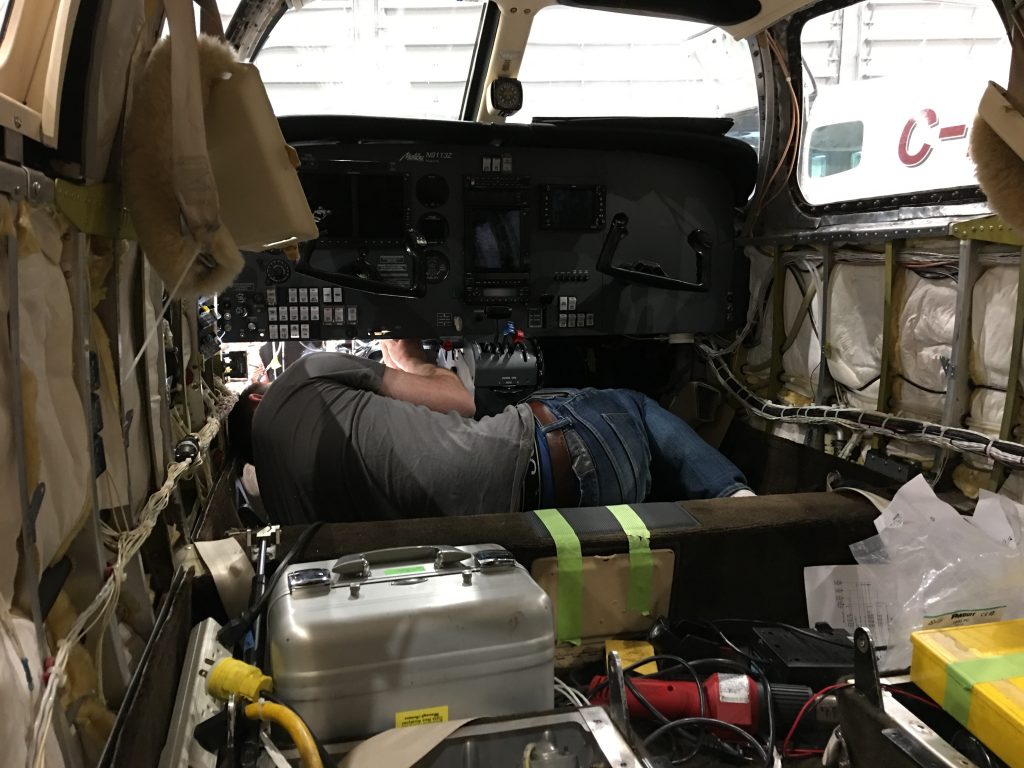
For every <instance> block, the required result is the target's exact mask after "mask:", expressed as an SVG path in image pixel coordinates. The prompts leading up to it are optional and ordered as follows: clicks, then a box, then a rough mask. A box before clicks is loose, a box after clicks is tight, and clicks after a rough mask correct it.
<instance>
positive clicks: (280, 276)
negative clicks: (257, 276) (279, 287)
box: [267, 259, 292, 283]
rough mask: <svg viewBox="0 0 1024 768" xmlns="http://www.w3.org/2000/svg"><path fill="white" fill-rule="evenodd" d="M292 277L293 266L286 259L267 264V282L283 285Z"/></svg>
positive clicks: (273, 260)
mask: <svg viewBox="0 0 1024 768" xmlns="http://www.w3.org/2000/svg"><path fill="white" fill-rule="evenodd" d="M291 275H292V268H291V265H290V264H289V263H288V262H287V261H285V260H284V259H272V260H271V261H270V263H269V264H267V282H268V283H283V282H284V281H285V280H287V279H288V278H289V277H291Z"/></svg>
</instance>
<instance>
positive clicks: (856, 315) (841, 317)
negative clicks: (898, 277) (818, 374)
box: [825, 264, 885, 411]
mask: <svg viewBox="0 0 1024 768" xmlns="http://www.w3.org/2000/svg"><path fill="white" fill-rule="evenodd" d="M884 304H885V268H884V267H883V266H881V265H877V266H876V265H873V264H865V265H861V264H839V265H837V266H836V268H835V269H834V270H832V274H831V279H830V281H829V301H828V323H827V328H828V339H827V342H826V345H825V346H826V349H827V350H828V369H829V373H831V374H832V378H833V379H834V380H835V382H836V383H837V384H841V385H842V386H843V388H844V389H843V396H844V401H845V402H846V404H847V405H850V406H852V407H854V408H862V409H867V410H871V411H873V410H875V407H876V405H877V403H878V377H879V375H880V373H881V370H882V322H883V315H884V311H885V307H884Z"/></svg>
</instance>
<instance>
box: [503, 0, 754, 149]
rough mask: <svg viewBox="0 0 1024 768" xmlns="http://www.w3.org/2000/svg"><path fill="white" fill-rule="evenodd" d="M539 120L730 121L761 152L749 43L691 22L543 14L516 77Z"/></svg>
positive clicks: (576, 12) (571, 11)
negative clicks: (629, 118)
mask: <svg viewBox="0 0 1024 768" xmlns="http://www.w3.org/2000/svg"><path fill="white" fill-rule="evenodd" d="M519 79H520V80H521V81H522V83H523V108H522V110H521V111H520V112H518V113H517V114H516V115H514V116H513V117H510V118H509V122H517V123H525V122H530V121H531V120H533V119H534V118H536V117H601V116H618V115H630V116H636V117H732V118H733V119H734V120H735V125H734V126H733V130H732V131H731V132H730V134H731V135H733V136H737V137H739V138H742V139H744V140H746V141H748V142H749V143H750V144H751V145H752V146H754V148H755V149H756V148H757V132H758V113H757V86H756V81H755V77H754V69H753V64H752V61H751V57H750V51H749V49H748V47H747V43H746V42H745V41H736V40H733V39H732V37H730V36H729V35H728V34H727V33H726V32H724V31H723V30H722V29H719V28H718V27H712V26H708V25H707V24H698V23H696V22H692V21H681V20H678V19H665V18H657V17H653V16H639V15H635V14H625V13H609V12H607V11H596V10H590V9H585V8H570V7H567V6H558V5H555V6H549V7H546V8H543V9H541V10H540V11H538V13H537V17H536V18H535V19H534V21H533V26H532V28H531V30H530V38H529V41H528V42H527V44H526V50H525V52H524V54H523V65H522V68H521V70H520V72H519Z"/></svg>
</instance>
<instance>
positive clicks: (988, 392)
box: [969, 267, 1017, 435]
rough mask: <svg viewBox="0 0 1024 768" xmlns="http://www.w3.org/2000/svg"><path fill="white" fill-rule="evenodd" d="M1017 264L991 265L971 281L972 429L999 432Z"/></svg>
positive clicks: (1004, 400) (1007, 371) (1006, 382)
mask: <svg viewBox="0 0 1024 768" xmlns="http://www.w3.org/2000/svg"><path fill="white" fill-rule="evenodd" d="M1016 306H1017V267H992V268H991V269H987V270H985V272H984V273H983V274H982V275H981V276H980V277H979V278H978V280H977V282H976V283H975V284H974V296H973V313H972V315H971V356H970V365H971V382H972V383H973V384H974V386H975V387H976V388H977V389H975V391H974V394H973V395H972V397H971V415H970V417H969V423H970V424H971V426H972V428H973V429H977V430H979V431H982V432H987V433H988V434H991V435H998V434H999V427H1000V425H1001V423H1002V420H1003V406H1004V405H1005V402H1006V387H1007V385H1008V384H1009V378H1010V347H1011V345H1012V344H1013V315H1014V311H1015V309H1016Z"/></svg>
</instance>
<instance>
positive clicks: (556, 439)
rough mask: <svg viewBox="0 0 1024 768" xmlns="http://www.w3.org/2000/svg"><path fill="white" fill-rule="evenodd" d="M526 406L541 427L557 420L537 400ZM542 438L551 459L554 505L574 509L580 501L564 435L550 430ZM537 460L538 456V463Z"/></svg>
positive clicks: (558, 430) (577, 485)
mask: <svg viewBox="0 0 1024 768" xmlns="http://www.w3.org/2000/svg"><path fill="white" fill-rule="evenodd" d="M528 405H529V406H530V410H531V411H533V416H534V418H535V419H537V421H538V422H539V423H540V425H541V426H542V427H544V426H547V425H548V424H552V423H554V422H555V421H556V420H557V419H556V418H555V415H554V414H553V413H552V412H551V411H549V410H548V407H547V406H546V405H544V404H543V403H542V402H540V401H539V400H530V401H529V403H528ZM544 438H545V440H546V442H547V448H548V455H549V456H550V457H551V475H552V478H553V480H554V488H552V489H551V491H552V497H553V501H554V505H555V506H556V507H575V506H576V505H577V504H579V501H580V493H579V484H578V482H577V480H576V473H575V472H573V471H572V456H571V455H570V454H569V446H568V445H567V444H566V442H565V435H563V434H562V430H561V429H552V430H551V431H550V432H547V433H545V435H544ZM539 458H540V457H539V456H538V462H539ZM538 468H539V466H538ZM544 490H547V489H544Z"/></svg>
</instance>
